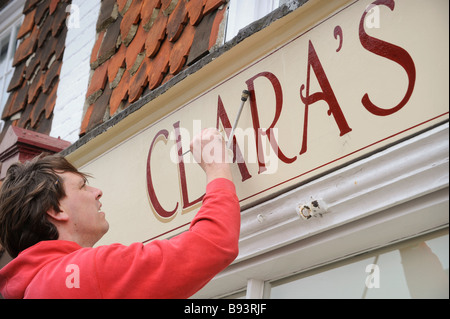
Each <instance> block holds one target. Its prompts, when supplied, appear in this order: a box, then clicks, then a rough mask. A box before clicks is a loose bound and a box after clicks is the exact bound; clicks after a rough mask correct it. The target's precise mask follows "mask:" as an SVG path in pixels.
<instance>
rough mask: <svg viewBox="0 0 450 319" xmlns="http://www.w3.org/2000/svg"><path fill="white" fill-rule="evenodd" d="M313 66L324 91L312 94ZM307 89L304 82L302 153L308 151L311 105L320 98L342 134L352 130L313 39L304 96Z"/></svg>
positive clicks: (302, 87) (301, 90) (302, 97)
mask: <svg viewBox="0 0 450 319" xmlns="http://www.w3.org/2000/svg"><path fill="white" fill-rule="evenodd" d="M311 68H312V69H313V71H314V73H315V75H316V78H317V80H318V82H319V85H320V87H321V89H322V92H316V93H313V94H310V92H309V89H310V79H311ZM304 89H305V85H304V84H302V86H301V87H300V98H301V99H302V102H303V103H304V104H305V121H304V126H303V142H302V149H301V151H300V155H301V154H303V153H305V152H306V151H307V140H308V111H309V106H310V105H311V104H314V103H316V102H318V101H320V100H324V101H325V102H327V104H328V106H329V110H328V116H331V115H333V116H334V120H335V121H336V124H337V125H338V127H339V130H340V136H343V135H345V134H347V133H349V132H351V130H352V129H351V128H350V127H349V126H348V124H347V120H346V119H345V116H344V113H342V109H341V107H340V106H339V103H338V101H337V99H336V96H335V95H334V92H333V89H332V88H331V85H330V82H329V81H328V78H327V76H326V74H325V71H324V69H323V67H322V64H321V63H320V60H319V57H318V56H317V53H316V50H315V49H314V46H313V44H312V42H311V41H309V54H308V70H307V74H306V96H303V90H304Z"/></svg>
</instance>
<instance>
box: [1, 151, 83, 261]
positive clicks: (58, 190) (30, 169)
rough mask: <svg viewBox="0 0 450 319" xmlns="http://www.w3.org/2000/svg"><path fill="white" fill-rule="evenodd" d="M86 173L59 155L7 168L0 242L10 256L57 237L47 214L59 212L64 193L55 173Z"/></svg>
mask: <svg viewBox="0 0 450 319" xmlns="http://www.w3.org/2000/svg"><path fill="white" fill-rule="evenodd" d="M64 172H71V173H75V174H77V175H80V176H82V177H83V178H84V179H86V175H85V174H83V173H80V172H78V170H77V169H76V168H75V167H74V166H73V165H72V164H70V163H69V162H68V161H67V160H66V159H65V158H64V157H62V156H61V155H49V156H48V155H40V156H38V157H36V158H34V159H33V160H31V161H29V162H26V163H16V164H13V165H11V167H9V169H8V171H7V173H6V177H5V179H4V181H3V184H2V187H1V189H0V243H1V245H2V246H3V247H4V248H5V249H6V250H7V251H8V253H9V254H10V255H11V257H14V258H15V257H17V255H18V254H19V253H20V252H21V251H23V250H25V249H27V248H28V247H31V246H33V245H35V244H37V243H38V242H40V241H43V240H56V239H58V237H59V234H58V230H57V229H56V226H55V225H53V224H52V223H51V222H50V221H49V219H48V216H47V211H48V210H50V209H53V210H55V211H56V212H60V211H61V210H60V209H59V201H60V200H61V199H62V198H64V197H65V196H66V194H65V192H64V187H63V181H62V179H61V177H60V176H59V175H58V174H61V173H64Z"/></svg>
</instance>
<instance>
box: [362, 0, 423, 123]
mask: <svg viewBox="0 0 450 319" xmlns="http://www.w3.org/2000/svg"><path fill="white" fill-rule="evenodd" d="M376 5H385V6H387V7H388V8H389V9H391V11H393V10H394V6H395V3H394V0H378V1H375V2H373V3H372V4H371V6H369V8H371V7H372V6H376ZM368 11H369V9H367V10H366V11H365V12H364V14H363V16H362V17H361V21H360V23H359V40H360V41H361V44H362V46H363V47H364V48H365V49H366V50H368V51H370V52H372V53H375V54H376V55H379V56H381V57H384V58H386V59H389V60H392V61H394V62H396V63H398V64H400V65H401V66H402V67H403V68H404V69H405V71H406V74H407V75H408V80H409V83H408V89H407V91H406V94H405V96H404V97H403V100H402V101H401V102H400V103H399V104H398V105H397V106H395V107H393V108H390V109H384V108H380V107H378V106H376V105H375V104H373V103H372V101H370V98H369V95H368V94H367V93H366V94H365V95H364V96H363V98H362V101H361V102H362V104H363V105H364V107H365V108H366V109H367V110H368V111H369V112H370V113H372V114H374V115H378V116H387V115H390V114H393V113H395V112H397V111H399V110H400V109H401V108H403V107H404V106H405V105H406V103H408V101H409V99H410V98H411V95H412V93H413V90H414V85H415V82H416V67H415V65H414V61H413V59H412V58H411V56H410V55H409V53H408V52H407V51H406V50H404V49H402V48H401V47H399V46H396V45H394V44H391V43H388V42H385V41H382V40H380V39H377V38H374V37H371V36H369V35H368V34H367V33H366V31H365V30H364V20H365V18H366V15H367V12H368Z"/></svg>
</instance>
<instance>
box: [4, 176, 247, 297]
mask: <svg viewBox="0 0 450 319" xmlns="http://www.w3.org/2000/svg"><path fill="white" fill-rule="evenodd" d="M239 229H240V208H239V201H238V199H237V196H236V191H235V188H234V185H233V183H232V182H230V181H228V180H227V179H216V180H213V181H212V182H210V183H209V184H208V186H207V188H206V195H205V197H204V200H203V205H202V207H201V209H200V210H199V212H198V213H197V215H196V216H195V217H194V219H193V220H192V222H191V225H190V228H189V231H186V232H184V233H182V234H180V235H178V236H176V237H173V238H172V239H170V240H155V241H153V242H150V243H148V244H146V245H144V244H142V243H135V244H132V245H130V246H124V245H120V244H113V245H105V246H99V247H96V248H82V247H80V246H79V245H78V244H77V243H75V242H70V241H62V240H52V241H43V242H40V243H38V244H36V245H34V246H32V247H30V248H28V249H26V250H24V251H23V252H21V253H20V254H19V256H17V258H15V259H14V260H12V261H11V262H10V263H9V264H8V265H6V266H5V267H4V268H3V269H1V270H0V292H1V294H2V295H3V297H4V298H89V299H91V298H188V297H190V296H191V295H193V294H194V293H195V292H197V291H198V290H199V289H200V288H202V287H203V286H204V285H205V284H206V283H207V282H208V281H209V280H211V279H212V278H213V277H214V276H215V275H216V274H217V273H219V272H220V271H222V270H223V269H224V268H225V267H227V266H228V265H229V264H230V263H231V262H232V261H233V260H234V259H235V258H236V256H237V254H238V241H239Z"/></svg>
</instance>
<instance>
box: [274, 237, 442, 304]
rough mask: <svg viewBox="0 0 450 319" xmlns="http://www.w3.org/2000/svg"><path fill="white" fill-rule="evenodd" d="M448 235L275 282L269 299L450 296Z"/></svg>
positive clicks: (413, 241) (402, 245) (400, 246)
mask: <svg viewBox="0 0 450 319" xmlns="http://www.w3.org/2000/svg"><path fill="white" fill-rule="evenodd" d="M448 243H449V237H448V232H447V234H445V235H441V236H439V237H436V238H433V239H429V240H426V241H423V242H419V241H416V240H412V241H409V242H407V243H406V244H401V245H397V246H395V247H393V248H392V250H390V251H389V250H388V249H386V250H383V252H381V253H380V254H379V255H375V254H372V256H370V257H367V258H364V257H355V258H351V259H350V260H347V261H343V262H339V263H336V264H334V265H329V266H326V267H323V268H321V269H318V270H315V271H310V272H307V273H305V274H301V275H297V276H294V277H291V278H286V279H283V280H280V281H277V282H274V283H272V284H271V286H272V287H271V291H270V298H274V299H276V298H286V299H287V298H292V299H293V298H295V299H297V298H298V299H300V298H306V299H308V298H318V299H319V298H330V299H331V298H339V299H345V298H351V299H361V298H364V299H377V298H383V299H386V298H387V299H389V298H392V299H394V298H395V299H402V298H405V299H409V298H448V297H449V279H448V272H449V271H448V269H449V257H448V252H449V244H448Z"/></svg>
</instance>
